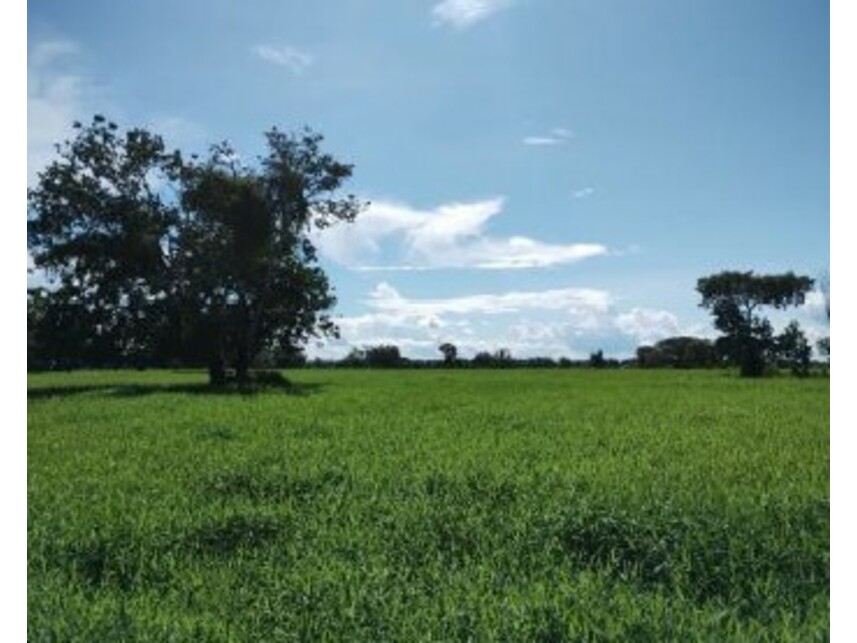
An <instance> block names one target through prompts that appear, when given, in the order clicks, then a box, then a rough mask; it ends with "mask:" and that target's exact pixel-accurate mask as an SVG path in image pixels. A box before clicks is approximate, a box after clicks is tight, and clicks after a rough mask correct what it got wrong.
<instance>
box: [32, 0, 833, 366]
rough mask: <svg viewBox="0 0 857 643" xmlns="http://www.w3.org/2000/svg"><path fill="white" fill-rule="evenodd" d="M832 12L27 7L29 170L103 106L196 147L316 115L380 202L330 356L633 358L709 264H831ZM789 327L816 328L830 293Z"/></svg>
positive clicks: (708, 3)
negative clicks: (387, 351) (397, 351)
mask: <svg viewBox="0 0 857 643" xmlns="http://www.w3.org/2000/svg"><path fill="white" fill-rule="evenodd" d="M828 25H829V13H828V6H827V4H826V3H824V2H807V1H804V0H794V1H792V0H754V2H739V1H737V0H694V1H693V2H687V1H686V0H650V1H648V2H639V0H612V1H611V2H603V0H443V1H441V0H425V1H422V0H409V1H408V2H401V1H394V0H386V1H382V0H375V1H372V0H324V1H320V2H312V3H308V2H301V3H297V2H293V3H283V2H255V3H252V5H250V4H249V3H239V2H227V1H225V0H207V1H206V2H197V1H190V0H185V1H183V2H181V3H174V2H169V3H167V2H161V1H158V0H149V1H147V2H145V3H143V2H136V3H125V2H122V3H95V2H78V3H56V2H38V1H31V2H29V3H28V25H27V31H28V33H27V36H28V61H27V69H28V177H29V180H30V181H32V180H33V177H34V176H35V173H36V171H37V170H38V168H39V167H40V166H41V165H42V164H43V163H45V162H46V161H47V160H48V159H49V158H50V144H51V143H52V142H54V141H56V140H58V139H60V138H62V137H63V136H64V135H66V134H67V132H68V128H69V125H70V124H71V122H72V121H73V120H74V119H76V118H80V119H84V120H85V119H88V117H89V116H90V115H91V114H92V113H94V112H103V113H105V114H107V115H110V116H111V117H112V118H113V119H115V120H117V121H118V122H120V124H123V125H127V126H131V125H137V124H146V125H148V126H150V127H152V128H153V129H155V130H156V131H159V132H161V133H163V134H165V135H166V136H167V138H168V139H169V140H170V141H171V142H172V143H173V144H175V145H177V146H179V147H181V148H183V149H189V150H190V149H199V150H202V149H204V148H205V147H206V145H207V144H209V143H211V142H215V141H218V140H222V139H229V140H230V141H232V142H233V143H234V144H235V146H236V147H237V148H238V149H239V150H240V151H241V152H242V153H243V154H245V155H246V156H247V157H252V156H253V155H254V154H256V153H259V152H261V151H262V148H261V145H262V137H261V133H262V132H263V131H264V130H265V129H268V128H270V127H271V126H273V125H276V126H278V127H280V128H282V129H294V128H297V127H300V126H303V125H309V126H311V127H312V128H314V129H316V130H318V131H319V132H321V133H322V134H324V136H325V138H326V146H327V149H328V150H329V151H331V152H333V153H334V154H335V155H337V156H338V157H339V158H341V159H342V160H346V161H349V162H352V163H354V165H355V173H354V178H353V180H352V181H351V183H350V185H349V186H348V187H349V189H350V190H351V191H353V192H355V193H357V194H359V195H361V196H362V197H364V198H366V199H367V200H370V201H371V202H372V206H371V207H370V208H369V209H368V210H367V211H366V212H364V213H363V214H362V215H361V216H360V217H359V219H358V222H357V223H356V224H354V225H353V226H349V227H341V228H339V229H334V230H332V231H330V232H329V233H327V234H326V235H325V236H324V237H322V238H320V239H319V240H318V241H319V246H320V248H321V250H322V257H323V262H324V266H325V268H326V269H327V270H328V272H329V274H330V277H331V280H332V282H333V284H334V285H335V287H336V291H337V295H338V297H339V304H338V306H337V308H336V310H335V313H336V316H337V317H338V318H339V323H340V326H341V328H342V332H343V339H342V340H341V341H338V342H327V343H325V345H324V346H312V347H311V349H312V352H313V353H316V354H323V355H339V354H342V353H343V352H345V351H347V350H348V349H349V348H350V347H351V346H361V345H368V344H377V343H382V342H385V343H386V342H395V343H397V344H398V345H400V346H401V347H402V350H403V352H404V353H405V354H407V355H412V356H431V357H439V355H440V354H439V353H438V352H437V348H436V347H437V345H438V344H439V343H440V342H442V341H453V342H454V343H456V344H458V345H459V346H460V348H461V352H462V354H464V355H468V354H471V355H472V354H473V352H475V351H477V350H494V349H496V348H499V347H507V348H510V349H511V351H512V353H513V354H515V355H522V356H523V355H553V356H560V355H568V356H571V357H585V356H586V355H588V353H589V352H590V351H592V350H596V349H598V348H603V349H604V350H605V353H608V354H612V355H617V356H622V355H629V354H631V353H632V352H633V350H634V348H635V347H636V346H637V345H639V344H640V343H642V342H651V341H655V340H657V339H660V338H662V337H665V336H669V335H675V334H696V335H703V336H711V335H713V330H712V328H711V323H710V317H709V316H708V314H707V313H706V312H705V311H703V310H700V309H699V308H698V306H697V303H698V299H699V298H698V295H697V294H696V293H695V291H694V286H695V282H696V279H697V278H698V277H700V276H703V275H706V274H709V273H711V272H715V271H718V270H723V269H742V270H750V269H753V270H756V271H759V272H774V271H784V270H794V271H796V272H800V273H804V274H809V275H810V276H812V277H817V276H818V275H820V274H821V273H822V272H823V271H825V270H827V269H828V266H829V262H830V250H829V248H830V218H829V211H830V203H829V187H830V182H829V106H830V103H829V57H828V52H829V31H828ZM792 317H796V318H798V319H800V321H801V323H802V324H803V325H804V326H805V327H806V328H807V330H808V331H809V334H810V335H811V336H813V337H816V336H818V335H821V334H827V332H828V331H827V328H826V321H825V320H824V316H823V315H822V314H821V306H820V301H819V300H818V298H817V297H812V298H810V300H809V302H808V305H807V306H805V307H804V309H803V310H800V311H790V312H789V313H786V314H785V315H778V316H776V319H777V321H778V322H780V323H782V322H785V321H787V320H788V319H789V318H792Z"/></svg>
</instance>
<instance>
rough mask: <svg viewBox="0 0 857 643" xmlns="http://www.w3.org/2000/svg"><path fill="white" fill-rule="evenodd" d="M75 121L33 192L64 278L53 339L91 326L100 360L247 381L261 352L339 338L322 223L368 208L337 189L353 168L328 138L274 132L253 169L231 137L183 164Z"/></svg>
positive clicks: (36, 222) (158, 148) (33, 216)
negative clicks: (199, 369) (324, 266)
mask: <svg viewBox="0 0 857 643" xmlns="http://www.w3.org/2000/svg"><path fill="white" fill-rule="evenodd" d="M76 129H77V135H76V137H75V139H74V140H71V141H66V142H65V143H64V144H63V145H60V146H58V152H59V159H58V160H57V161H55V162H53V163H52V164H51V165H49V166H48V167H47V168H46V169H45V170H44V171H43V172H42V173H41V174H40V175H39V182H38V185H37V187H36V188H34V189H32V190H30V191H28V205H29V213H30V219H29V222H28V245H29V248H30V250H31V252H32V254H33V258H34V262H35V265H36V266H37V267H39V268H42V269H44V270H46V271H47V273H48V274H49V275H50V276H51V277H52V278H53V279H54V281H55V282H56V287H55V288H53V289H51V290H50V291H44V292H42V293H40V294H39V298H40V301H41V302H42V304H41V305H42V306H43V307H45V308H47V309H49V310H48V311H47V312H46V313H45V314H44V315H42V316H41V317H40V318H39V319H40V320H44V324H42V325H41V326H40V329H39V330H38V334H40V335H42V336H44V337H45V340H46V342H44V343H43V345H44V346H46V347H50V348H53V347H55V346H54V345H55V344H57V343H63V342H68V341H70V340H72V338H73V336H72V335H70V334H69V333H67V332H66V331H65V330H64V329H66V328H68V329H69V332H71V330H73V329H76V328H88V329H90V330H89V335H90V337H87V338H86V339H87V341H86V342H83V343H82V344H79V345H80V346H82V347H84V348H86V349H87V350H89V348H92V350H90V351H89V354H90V357H91V356H92V355H91V353H92V351H96V354H97V355H100V354H101V353H103V354H104V355H105V356H109V357H111V358H112V359H113V360H116V361H120V360H122V359H128V358H129V356H133V355H139V357H140V358H141V359H143V358H146V357H148V358H149V359H159V360H162V361H163V360H164V359H177V360H180V361H183V362H186V363H187V362H190V363H207V364H208V365H209V367H210V374H211V377H212V380H213V381H216V382H222V381H223V379H224V378H225V373H226V368H227V366H232V367H234V368H235V370H236V373H237V375H238V377H239V379H244V378H245V377H246V375H247V370H248V368H249V367H250V365H251V363H252V362H253V359H254V357H255V356H256V355H257V354H259V352H260V351H263V350H268V351H271V350H274V351H276V350H289V349H294V347H296V346H298V345H299V344H301V343H302V342H305V341H306V340H307V339H308V337H309V336H311V335H313V334H335V326H334V324H333V323H332V321H331V320H330V319H329V317H328V316H327V315H326V314H325V312H324V311H326V310H328V309H329V308H330V307H331V306H332V305H333V303H334V302H335V299H334V297H333V295H332V293H331V288H330V284H329V283H328V280H327V278H326V276H325V274H324V273H323V272H322V270H321V269H320V268H319V267H318V266H317V264H316V260H317V257H316V250H315V247H314V245H313V243H312V240H311V232H312V231H313V230H316V229H320V228H324V227H327V226H329V225H332V224H333V223H336V222H338V221H345V222H347V221H351V220H353V219H354V217H355V216H356V215H357V213H358V212H359V210H360V207H361V204H360V203H359V202H358V201H357V200H356V199H355V197H353V196H347V197H344V198H340V197H338V190H339V188H340V187H341V185H342V183H343V182H344V181H345V180H346V179H347V178H348V177H350V176H351V172H352V167H351V166H350V165H346V164H343V163H340V162H338V161H336V160H335V159H334V158H333V157H332V156H330V155H329V154H326V153H323V152H322V151H321V147H320V144H321V141H322V137H321V136H320V135H319V134H316V133H313V132H312V131H310V130H304V131H302V132H299V133H297V134H285V133H283V132H280V131H279V130H277V129H272V130H271V131H269V132H267V133H266V135H265V136H266V142H267V146H268V152H267V155H265V156H264V157H262V158H260V159H259V163H258V165H257V166H255V167H249V166H247V165H245V164H243V163H242V162H241V161H240V160H239V157H238V155H237V153H236V152H235V151H234V150H233V149H232V148H231V147H230V146H229V145H228V144H226V143H221V144H219V145H215V146H213V147H212V148H211V152H210V154H209V156H208V157H207V158H206V159H204V160H198V159H195V158H192V159H184V158H183V157H182V155H181V153H180V152H178V151H170V150H167V149H166V147H165V145H164V142H163V140H162V139H161V137H160V136H157V135H155V134H152V133H150V132H148V131H146V130H143V129H139V128H138V129H132V130H129V131H128V132H125V133H124V134H123V133H121V132H120V131H119V129H118V127H117V126H116V125H115V124H114V123H112V122H108V121H107V120H106V119H104V118H103V117H101V116H96V117H95V118H94V119H93V122H92V124H91V125H89V126H87V127H84V126H82V125H80V124H76ZM90 344H91V345H92V347H90V346H89V345H90ZM96 346H97V350H96V348H95V347H96ZM63 357H64V356H63Z"/></svg>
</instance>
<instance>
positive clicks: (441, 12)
mask: <svg viewBox="0 0 857 643" xmlns="http://www.w3.org/2000/svg"><path fill="white" fill-rule="evenodd" d="M513 2H514V0H442V2H438V3H437V4H436V5H434V7H432V11H431V13H432V16H433V17H434V23H435V24H436V25H441V24H446V25H450V26H452V27H454V28H455V29H460V30H461V29H467V28H468V27H472V26H473V25H475V24H476V23H477V22H480V21H482V20H485V19H486V18H488V17H489V16H491V15H492V14H495V13H497V12H498V11H500V10H501V9H506V8H508V7H509V6H511V5H512V4H513Z"/></svg>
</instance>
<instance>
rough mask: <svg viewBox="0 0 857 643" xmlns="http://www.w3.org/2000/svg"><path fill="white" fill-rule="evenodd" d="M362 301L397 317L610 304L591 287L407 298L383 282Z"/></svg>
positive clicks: (599, 308) (581, 309) (594, 309)
mask: <svg viewBox="0 0 857 643" xmlns="http://www.w3.org/2000/svg"><path fill="white" fill-rule="evenodd" d="M366 304H367V305H368V306H369V307H370V308H373V309H375V310H377V311H380V312H385V313H387V314H392V315H397V316H400V317H426V316H438V315H443V314H454V315H468V314H481V315H497V314H502V313H519V312H521V311H523V310H554V311H566V312H568V313H570V314H581V313H603V312H606V311H607V309H608V307H609V305H610V295H609V294H608V293H607V292H606V291H604V290H595V289H592V288H560V289H554V290H539V291H522V292H507V293H503V294H499V295H494V294H482V295H467V296H464V297H452V298H448V299H408V298H405V297H402V296H401V295H400V294H399V292H398V291H397V290H396V289H395V288H393V287H392V286H391V285H390V284H388V283H386V282H381V283H380V284H378V285H377V286H376V287H375V289H374V290H373V291H372V292H371V293H370V295H369V299H368V300H367V301H366Z"/></svg>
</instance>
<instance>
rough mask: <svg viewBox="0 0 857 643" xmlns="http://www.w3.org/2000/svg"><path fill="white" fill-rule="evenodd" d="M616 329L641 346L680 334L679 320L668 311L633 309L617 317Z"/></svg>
mask: <svg viewBox="0 0 857 643" xmlns="http://www.w3.org/2000/svg"><path fill="white" fill-rule="evenodd" d="M615 323H616V328H618V329H619V330H620V331H621V332H622V333H624V334H625V335H630V336H631V337H633V338H634V339H636V340H637V342H639V343H640V344H653V343H655V342H657V341H659V340H661V339H665V338H667V337H674V336H675V335H678V334H679V323H678V318H677V317H676V316H675V315H673V314H672V313H671V312H668V311H666V310H649V309H646V308H632V309H631V310H630V311H628V312H626V313H621V314H619V315H617V316H616V322H615Z"/></svg>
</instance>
